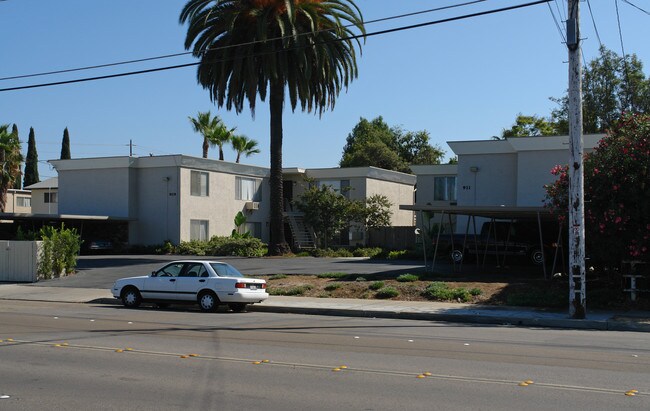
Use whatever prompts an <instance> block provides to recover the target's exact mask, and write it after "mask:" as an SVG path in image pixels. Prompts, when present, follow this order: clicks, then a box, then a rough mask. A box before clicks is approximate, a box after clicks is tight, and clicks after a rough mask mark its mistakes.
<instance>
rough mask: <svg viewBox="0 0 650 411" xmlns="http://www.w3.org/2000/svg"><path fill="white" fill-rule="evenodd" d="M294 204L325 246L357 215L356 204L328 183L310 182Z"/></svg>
mask: <svg viewBox="0 0 650 411" xmlns="http://www.w3.org/2000/svg"><path fill="white" fill-rule="evenodd" d="M296 206H297V207H298V209H299V210H300V211H302V212H303V213H304V221H305V224H307V225H309V226H311V228H312V229H313V230H314V233H316V236H317V237H318V240H319V241H320V243H321V245H322V246H323V247H325V248H327V247H328V246H329V244H331V242H332V240H334V238H335V237H336V235H337V234H338V233H340V232H341V230H343V229H345V228H346V227H347V226H348V225H349V224H350V221H351V219H352V218H353V216H354V215H355V214H357V215H358V211H357V207H358V206H355V205H354V203H352V202H351V201H349V200H348V199H347V198H345V196H343V195H342V194H341V193H337V192H335V191H334V190H332V188H331V187H330V186H328V185H322V186H320V187H318V186H317V185H316V184H312V185H311V186H310V188H309V189H308V190H307V191H305V192H304V193H303V194H301V195H300V196H298V200H297V201H296Z"/></svg>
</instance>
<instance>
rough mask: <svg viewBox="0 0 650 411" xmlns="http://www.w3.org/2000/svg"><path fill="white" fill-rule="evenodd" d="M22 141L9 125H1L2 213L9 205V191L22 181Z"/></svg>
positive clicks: (0, 195)
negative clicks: (7, 204)
mask: <svg viewBox="0 0 650 411" xmlns="http://www.w3.org/2000/svg"><path fill="white" fill-rule="evenodd" d="M22 161H23V155H22V154H21V153H20V140H18V135H17V134H16V133H10V132H9V125H8V124H4V125H0V212H4V210H5V205H6V203H7V190H8V189H9V188H11V187H14V185H15V183H16V180H20V163H21V162H22Z"/></svg>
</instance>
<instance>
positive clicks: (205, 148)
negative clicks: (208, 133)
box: [203, 137, 210, 158]
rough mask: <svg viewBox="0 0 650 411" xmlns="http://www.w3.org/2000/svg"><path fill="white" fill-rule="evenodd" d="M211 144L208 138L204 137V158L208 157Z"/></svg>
mask: <svg viewBox="0 0 650 411" xmlns="http://www.w3.org/2000/svg"><path fill="white" fill-rule="evenodd" d="M209 148H210V145H209V144H208V138H207V137H203V158H208V149H209Z"/></svg>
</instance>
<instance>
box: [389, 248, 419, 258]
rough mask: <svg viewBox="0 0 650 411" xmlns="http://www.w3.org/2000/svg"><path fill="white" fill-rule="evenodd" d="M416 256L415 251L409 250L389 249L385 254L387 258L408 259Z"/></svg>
mask: <svg viewBox="0 0 650 411" xmlns="http://www.w3.org/2000/svg"><path fill="white" fill-rule="evenodd" d="M417 257H418V256H417V255H416V254H415V252H413V251H411V250H393V251H389V252H388V255H387V256H386V258H387V259H388V260H408V259H413V258H417Z"/></svg>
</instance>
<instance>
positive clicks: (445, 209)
mask: <svg viewBox="0 0 650 411" xmlns="http://www.w3.org/2000/svg"><path fill="white" fill-rule="evenodd" d="M399 208H400V210H410V211H427V212H433V213H445V214H456V215H468V216H475V217H485V218H495V219H507V220H509V219H525V220H536V219H537V217H538V216H539V218H541V219H542V220H547V221H551V220H556V219H557V216H555V215H554V214H552V213H551V210H550V209H548V208H544V207H516V206H452V205H449V206H434V205H419V204H415V205H400V206H399Z"/></svg>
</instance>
